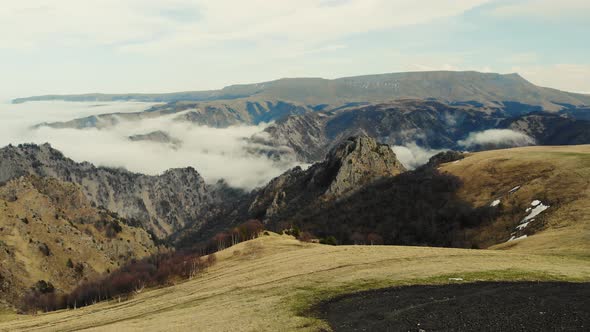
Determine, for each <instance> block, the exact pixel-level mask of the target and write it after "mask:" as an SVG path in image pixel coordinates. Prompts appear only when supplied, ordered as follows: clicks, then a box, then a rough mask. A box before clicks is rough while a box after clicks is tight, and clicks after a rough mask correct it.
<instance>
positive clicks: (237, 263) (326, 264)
mask: <svg viewBox="0 0 590 332" xmlns="http://www.w3.org/2000/svg"><path fill="white" fill-rule="evenodd" d="M357 144H359V143H357ZM361 144H364V143H361ZM344 146H346V145H344ZM352 146H354V145H352ZM361 146H362V145H361ZM363 149H364V148H363ZM361 150H362V149H361ZM349 151H357V150H355V149H352V150H349ZM359 151H360V150H359ZM369 151H370V150H369ZM345 156H346V155H345ZM588 156H590V148H589V146H566V147H525V148H517V149H508V150H496V151H484V152H477V153H470V154H467V155H465V156H462V157H461V158H458V159H457V156H447V157H445V156H440V157H437V158H433V162H432V163H431V164H430V166H429V167H430V169H431V170H432V169H435V170H436V171H437V172H441V173H442V174H446V173H448V174H454V176H457V177H458V178H459V179H461V182H462V184H461V185H460V186H459V187H458V190H457V192H456V195H457V197H459V198H461V199H462V200H464V201H465V202H469V203H470V204H472V206H474V207H489V208H494V209H499V211H500V212H499V213H498V214H494V218H493V219H491V220H490V221H488V222H487V223H484V224H481V225H479V226H477V227H471V228H467V229H466V230H465V233H464V236H469V237H471V238H472V239H474V241H477V243H478V245H479V246H480V248H487V249H458V248H436V247H425V246H395V245H393V246H392V245H338V246H331V245H325V244H317V243H310V242H304V241H301V240H297V239H295V238H294V237H292V236H289V235H278V234H276V233H273V232H266V233H264V234H261V236H260V237H259V238H257V239H254V240H250V241H246V242H242V243H240V244H237V245H234V246H230V247H229V248H226V249H223V250H221V251H219V252H217V253H216V257H217V263H216V264H215V265H212V266H210V267H208V268H207V269H206V271H205V272H204V273H202V274H201V275H199V276H198V277H197V278H194V279H192V280H188V281H179V282H175V283H174V284H173V285H172V286H168V287H164V288H156V289H150V290H145V291H143V292H141V293H139V294H135V295H133V296H132V297H131V298H130V299H129V300H126V301H123V302H119V301H117V300H111V301H106V302H101V303H98V304H96V305H92V306H89V307H84V308H78V309H76V310H71V309H70V310H62V311H58V312H55V313H46V314H39V315H36V316H22V315H13V314H11V313H10V311H8V312H5V313H4V314H2V315H0V330H35V329H42V330H55V331H64V330H80V329H90V330H146V329H150V330H162V329H169V328H171V327H173V328H174V329H176V330H180V331H182V330H187V331H188V330H194V329H195V328H197V329H199V330H236V331H251V330H293V331H299V330H300V331H317V330H321V329H328V330H330V329H332V328H333V327H334V326H332V327H330V325H329V324H330V323H329V321H328V320H326V318H325V316H324V314H322V311H321V310H320V309H318V308H319V307H318V306H321V305H322V303H325V301H329V300H332V299H336V298H338V297H339V296H342V295H347V294H351V293H356V292H360V291H367V290H375V289H386V288H390V287H398V286H407V285H445V284H451V285H455V286H459V285H466V286H467V285H470V284H471V283H472V282H483V281H494V282H508V281H535V282H574V283H582V284H580V285H585V284H584V283H587V282H590V264H588V259H589V257H590V256H589V250H590V247H588V243H590V241H588V234H590V231H589V229H588V225H589V222H590V219H588V216H590V214H589V213H588V211H587V207H588V206H590V205H589V204H588V199H589V198H590V196H589V191H588V190H590V183H589V181H588V179H589V178H590V177H589V176H588V172H589V171H590V159H589V158H588ZM364 160H366V159H364ZM435 160H437V161H435ZM441 162H442V164H440V163H441ZM347 164H348V163H347ZM371 164H372V163H371ZM351 165H354V166H353V167H360V166H357V164H356V162H353V163H352V164H351ZM315 167H319V166H315ZM353 169H354V168H353ZM402 174H405V173H402ZM398 176H399V175H398ZM395 178H396V177H394V179H395ZM366 186H367V185H360V187H361V189H356V190H355V191H353V192H349V193H347V194H345V195H344V197H345V198H344V200H336V201H335V203H334V204H349V203H346V202H347V199H351V198H353V197H362V196H358V195H364V194H363V192H364V191H363V190H364V189H362V188H363V187H366ZM369 186H370V184H369ZM275 188H277V187H275ZM383 197H387V196H386V195H385V196H383ZM373 200H374V199H373ZM535 200H539V201H541V202H542V203H538V204H537V206H540V205H541V204H543V205H546V206H548V208H547V209H546V210H545V211H542V212H540V213H538V214H537V215H536V216H535V218H534V219H535V220H534V221H532V222H530V225H529V226H528V227H524V228H521V229H518V226H519V225H521V224H522V223H521V220H523V218H525V217H526V216H527V215H528V214H529V211H530V210H528V211H526V210H527V209H528V207H530V206H531V202H532V201H535ZM495 201H500V202H499V203H497V204H493V203H494V202H495ZM366 202H371V200H367V201H366ZM289 204H293V203H289ZM349 205H350V204H349ZM491 205H494V206H491ZM361 206H362V205H361ZM356 208H357V207H355V206H354V205H351V206H350V208H349V209H356ZM363 209H364V210H365V211H366V209H367V208H366V207H364V208H363V207H361V210H363ZM329 210H330V204H328V205H326V206H324V207H322V208H320V209H319V210H317V213H320V214H321V213H324V212H322V211H329ZM343 211H346V210H343ZM424 211H425V210H424ZM345 213H348V214H349V215H350V212H345ZM295 220H296V219H295ZM341 220H343V221H344V222H346V221H345V220H346V219H341ZM529 220H530V219H529ZM205 225H206V224H205ZM268 225H270V224H268ZM367 225H368V224H367ZM228 226H229V225H228ZM300 226H301V227H302V231H303V230H306V228H305V227H304V224H300ZM268 227H269V226H268ZM515 232H516V234H515V235H517V236H518V237H519V239H517V240H512V241H508V240H509V239H510V237H511V236H513V233H515ZM522 235H527V237H523V236H522ZM306 241H307V240H306ZM507 241H508V242H507ZM312 242H313V241H312ZM367 244H369V243H367ZM318 310H319V311H318ZM337 330H338V329H337Z"/></svg>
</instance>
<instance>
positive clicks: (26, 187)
mask: <svg viewBox="0 0 590 332" xmlns="http://www.w3.org/2000/svg"><path fill="white" fill-rule="evenodd" d="M155 250H156V247H155V245H154V243H153V241H152V239H151V236H150V235H148V233H146V232H145V231H144V230H143V229H141V228H138V227H133V226H128V225H126V224H125V221H124V220H122V218H120V217H118V216H117V215H116V214H113V213H111V212H109V211H106V210H101V209H97V208H94V207H92V206H91V203H90V201H88V200H87V199H86V197H85V196H84V194H83V193H82V191H81V188H80V187H79V186H77V185H74V184H71V183H65V182H61V181H59V180H56V179H52V178H39V177H36V176H29V177H23V178H18V179H14V180H11V181H9V182H8V183H7V184H5V185H3V186H1V187H0V261H1V262H2V263H1V264H0V303H2V302H4V301H6V302H7V303H9V304H12V305H16V304H18V299H19V297H20V296H21V295H22V294H23V293H24V292H25V291H26V290H28V289H29V288H31V287H33V286H35V284H36V283H37V282H38V281H40V280H43V281H45V282H49V283H51V284H52V285H53V286H54V287H55V288H56V289H57V291H70V290H71V289H73V288H74V287H75V286H76V285H77V283H78V282H79V281H81V280H83V279H84V278H93V277H96V276H97V275H99V274H102V273H104V272H106V271H108V270H109V269H110V270H114V269H116V268H117V267H118V266H119V265H121V264H123V263H125V262H127V261H128V260H130V259H133V258H141V257H144V256H147V255H149V254H151V253H153V252H154V251H155ZM6 302H5V303H4V304H7V303H6Z"/></svg>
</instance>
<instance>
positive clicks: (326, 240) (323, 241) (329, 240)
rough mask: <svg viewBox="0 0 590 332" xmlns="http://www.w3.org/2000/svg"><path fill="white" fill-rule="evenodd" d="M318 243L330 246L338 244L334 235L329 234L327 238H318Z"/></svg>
mask: <svg viewBox="0 0 590 332" xmlns="http://www.w3.org/2000/svg"><path fill="white" fill-rule="evenodd" d="M320 243H321V244H327V245H330V246H336V245H338V240H336V238H335V237H334V236H331V235H330V236H328V237H327V238H323V239H320Z"/></svg>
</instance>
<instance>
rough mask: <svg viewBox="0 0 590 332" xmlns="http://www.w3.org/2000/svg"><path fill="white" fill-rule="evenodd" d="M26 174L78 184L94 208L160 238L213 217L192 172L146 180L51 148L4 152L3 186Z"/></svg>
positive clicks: (206, 193)
mask: <svg viewBox="0 0 590 332" xmlns="http://www.w3.org/2000/svg"><path fill="white" fill-rule="evenodd" d="M28 174H35V175H39V176H49V177H54V178H57V179H60V180H62V181H67V182H73V183H76V184H79V185H80V186H81V187H82V191H83V192H84V194H85V195H86V197H87V198H88V199H89V200H90V201H91V202H92V203H93V204H94V205H95V206H102V207H104V208H106V209H108V210H110V211H114V212H117V213H118V214H120V215H121V216H122V217H125V218H128V219H136V220H138V221H139V222H140V223H141V224H142V226H143V227H144V228H145V229H148V230H151V231H152V232H154V234H156V235H157V236H158V237H165V236H167V235H170V234H172V233H173V232H175V231H176V230H179V229H181V228H182V227H183V226H184V225H185V224H187V223H191V224H198V223H200V222H201V221H202V220H204V219H205V218H207V217H208V216H210V215H211V214H213V213H214V212H215V209H214V208H213V207H212V204H213V203H214V198H213V196H214V193H213V192H212V190H211V189H210V188H209V187H208V186H207V185H206V184H205V182H204V180H203V178H202V177H201V176H200V175H199V173H198V172H197V171H196V170H195V169H193V168H192V167H188V168H182V169H171V170H168V171H166V172H165V173H164V174H162V175H158V176H147V175H142V174H136V173H132V172H129V171H126V170H124V169H112V168H104V167H95V166H94V165H92V164H90V163H87V162H83V163H76V162H74V161H73V160H71V159H68V158H66V157H64V156H63V155H62V154H61V152H59V151H57V150H55V149H53V148H52V147H51V146H50V145H49V144H44V145H41V146H38V145H19V146H8V147H5V148H3V149H0V183H4V182H7V181H9V180H10V179H14V178H17V177H20V176H23V175H28Z"/></svg>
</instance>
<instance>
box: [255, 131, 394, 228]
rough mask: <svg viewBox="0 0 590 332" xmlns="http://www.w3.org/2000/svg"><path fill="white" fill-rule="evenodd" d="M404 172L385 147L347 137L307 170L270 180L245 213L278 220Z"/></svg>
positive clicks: (388, 148) (362, 138)
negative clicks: (323, 158) (322, 159)
mask: <svg viewBox="0 0 590 332" xmlns="http://www.w3.org/2000/svg"><path fill="white" fill-rule="evenodd" d="M404 171H405V169H404V167H403V166H402V164H401V163H400V162H399V161H398V160H397V158H396V156H395V153H394V152H393V151H392V150H391V148H390V147H389V146H388V145H385V144H379V143H377V142H376V141H375V139H373V138H371V137H369V136H366V135H361V136H354V137H350V138H348V139H346V140H344V141H342V142H341V143H339V144H337V145H336V146H335V147H334V148H333V149H332V150H331V151H330V152H329V153H328V155H327V156H326V159H325V160H324V161H323V162H320V163H316V164H314V165H312V166H311V167H310V168H308V169H307V170H303V169H301V168H300V167H296V168H294V169H292V170H289V171H287V172H285V173H283V174H282V175H281V176H279V177H277V178H275V179H273V180H272V181H271V182H270V183H269V184H268V185H267V186H266V187H264V188H262V189H260V190H259V191H258V192H257V193H256V195H255V198H254V199H253V201H252V203H251V204H250V207H249V213H250V215H251V216H253V217H256V218H261V219H265V220H268V219H281V217H282V216H284V215H289V214H290V213H291V212H293V211H296V210H298V209H300V208H302V207H306V206H308V205H310V204H316V203H318V202H319V201H322V200H334V199H339V198H342V197H344V196H347V195H350V194H351V193H353V192H355V191H356V190H358V189H360V188H362V187H363V186H364V185H366V184H369V183H371V182H373V181H375V180H377V179H380V178H383V177H391V176H395V175H397V174H400V173H402V172H404Z"/></svg>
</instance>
